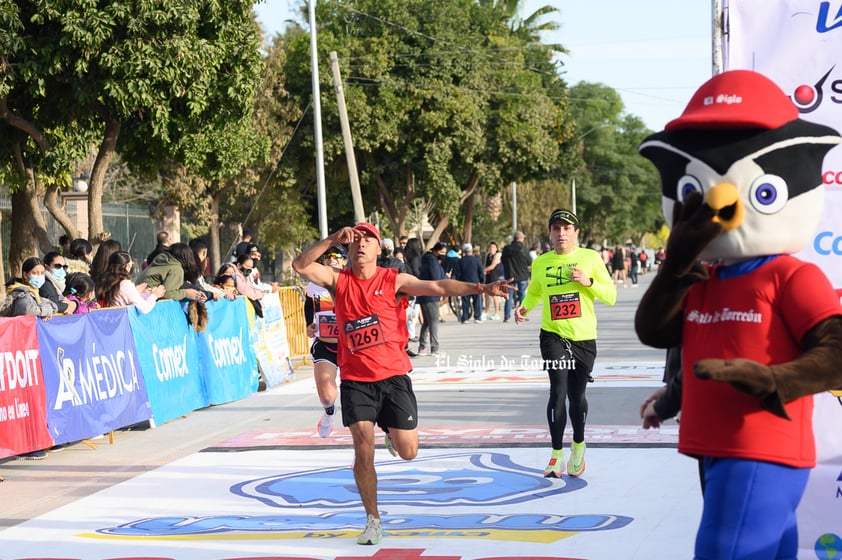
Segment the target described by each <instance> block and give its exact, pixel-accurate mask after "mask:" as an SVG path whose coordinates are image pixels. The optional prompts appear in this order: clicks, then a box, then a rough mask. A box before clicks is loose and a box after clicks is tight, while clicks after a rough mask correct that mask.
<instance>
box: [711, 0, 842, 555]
mask: <svg viewBox="0 0 842 560" xmlns="http://www.w3.org/2000/svg"><path fill="white" fill-rule="evenodd" d="M724 6H725V10H726V18H725V20H726V21H727V22H729V23H730V25H729V28H728V34H727V35H726V37H727V41H728V43H727V44H726V45H725V48H724V49H723V50H724V53H725V60H724V61H723V62H724V69H725V70H733V69H750V70H755V71H757V72H760V73H762V74H765V75H766V76H768V77H769V78H771V79H772V80H774V81H775V82H776V83H777V84H778V85H779V86H780V87H781V89H783V90H784V92H786V93H787V94H788V95H789V96H790V98H791V99H792V100H793V102H794V103H795V105H796V107H798V109H799V111H800V112H801V118H802V119H804V120H808V121H811V122H817V123H821V124H825V125H828V126H831V127H833V128H835V129H836V130H837V131H839V132H842V0H833V1H819V0H775V1H774V2H770V1H769V0H730V1H726V2H724ZM823 177H824V185H825V210H824V215H823V217H822V221H821V223H820V224H819V227H818V230H817V231H816V234H815V236H814V237H813V243H812V244H811V245H810V246H809V247H806V248H805V249H804V250H803V251H801V253H799V255H798V257H799V258H802V259H804V260H806V261H810V262H813V263H816V264H817V265H818V266H819V267H821V268H822V270H824V272H825V274H827V275H828V277H829V278H830V281H831V282H832V284H833V286H834V287H835V288H837V290H839V289H840V288H842V147H840V146H837V147H836V148H834V149H833V150H832V151H831V152H830V153H829V154H828V155H827V157H825V160H824V173H823ZM815 404H816V408H815V413H814V415H813V425H814V428H815V432H816V448H817V454H818V465H817V467H816V468H815V469H814V470H813V471H812V472H811V474H810V480H809V482H808V485H807V490H806V491H805V493H804V497H803V499H802V500H801V505H800V506H799V508H798V529H799V534H798V538H799V555H798V557H799V558H800V559H811V560H815V559H824V558H836V557H837V556H836V555H837V554H839V553H840V551H842V482H840V481H842V473H841V472H840V471H842V436H840V435H839V434H840V430H839V429H840V426H842V405H840V400H839V398H838V397H836V396H834V395H831V394H830V393H823V394H819V395H816V397H815Z"/></svg>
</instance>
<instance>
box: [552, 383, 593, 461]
mask: <svg viewBox="0 0 842 560" xmlns="http://www.w3.org/2000/svg"><path fill="white" fill-rule="evenodd" d="M547 373H548V374H549V377H550V398H549V401H548V402H547V423H548V424H549V427H550V437H551V439H552V445H553V449H561V448H562V438H563V436H564V428H565V426H566V425H567V402H569V403H570V425H571V427H572V428H573V441H575V442H582V441H585V420H587V417H588V399H587V398H586V397H585V389H587V386H588V374H589V371H587V370H585V368H581V367H580V368H576V369H573V370H568V369H551V370H548V371H547Z"/></svg>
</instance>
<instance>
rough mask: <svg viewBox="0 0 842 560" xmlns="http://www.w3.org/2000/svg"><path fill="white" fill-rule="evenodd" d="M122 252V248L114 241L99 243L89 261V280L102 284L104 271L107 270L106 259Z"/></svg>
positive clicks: (108, 240)
mask: <svg viewBox="0 0 842 560" xmlns="http://www.w3.org/2000/svg"><path fill="white" fill-rule="evenodd" d="M122 250H123V246H122V245H121V244H120V242H119V241H117V240H116V239H107V240H105V241H103V242H102V243H100V245H99V247H98V248H97V250H96V254H95V255H94V258H93V260H92V261H91V278H93V279H94V283H96V284H99V283H100V282H102V280H103V277H104V276H105V270H106V269H107V268H108V259H110V258H111V255H113V254H114V253H116V252H117V251H122Z"/></svg>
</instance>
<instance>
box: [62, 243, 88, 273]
mask: <svg viewBox="0 0 842 560" xmlns="http://www.w3.org/2000/svg"><path fill="white" fill-rule="evenodd" d="M93 251H94V248H93V246H92V245H91V242H90V241H88V240H87V239H83V238H81V237H79V238H77V239H74V240H73V241H71V242H70V253H69V254H67V255H65V259H67V273H68V274H73V273H74V272H84V273H85V274H90V273H91V254H92V253H93Z"/></svg>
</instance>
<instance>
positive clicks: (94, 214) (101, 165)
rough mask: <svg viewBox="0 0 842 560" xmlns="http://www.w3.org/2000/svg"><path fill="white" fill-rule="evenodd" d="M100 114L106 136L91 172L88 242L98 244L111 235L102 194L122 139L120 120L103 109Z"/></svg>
mask: <svg viewBox="0 0 842 560" xmlns="http://www.w3.org/2000/svg"><path fill="white" fill-rule="evenodd" d="M100 114H101V116H102V118H103V120H104V121H105V134H104V136H103V138H102V143H101V144H100V145H99V150H98V151H97V154H96V160H95V161H94V167H93V169H92V170H91V181H90V184H89V185H88V240H89V241H90V242H91V243H92V244H98V243H99V242H101V241H105V240H106V239H108V238H109V237H110V236H111V234H110V233H106V232H105V231H104V230H105V226H104V225H103V220H102V193H103V188H104V185H105V174H106V172H107V171H108V166H109V165H110V164H111V160H112V159H113V158H114V151H115V149H116V146H117V139H118V138H119V137H120V120H119V119H118V118H117V117H114V116H113V115H110V114H107V112H106V111H105V109H104V108H101V110H100Z"/></svg>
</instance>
